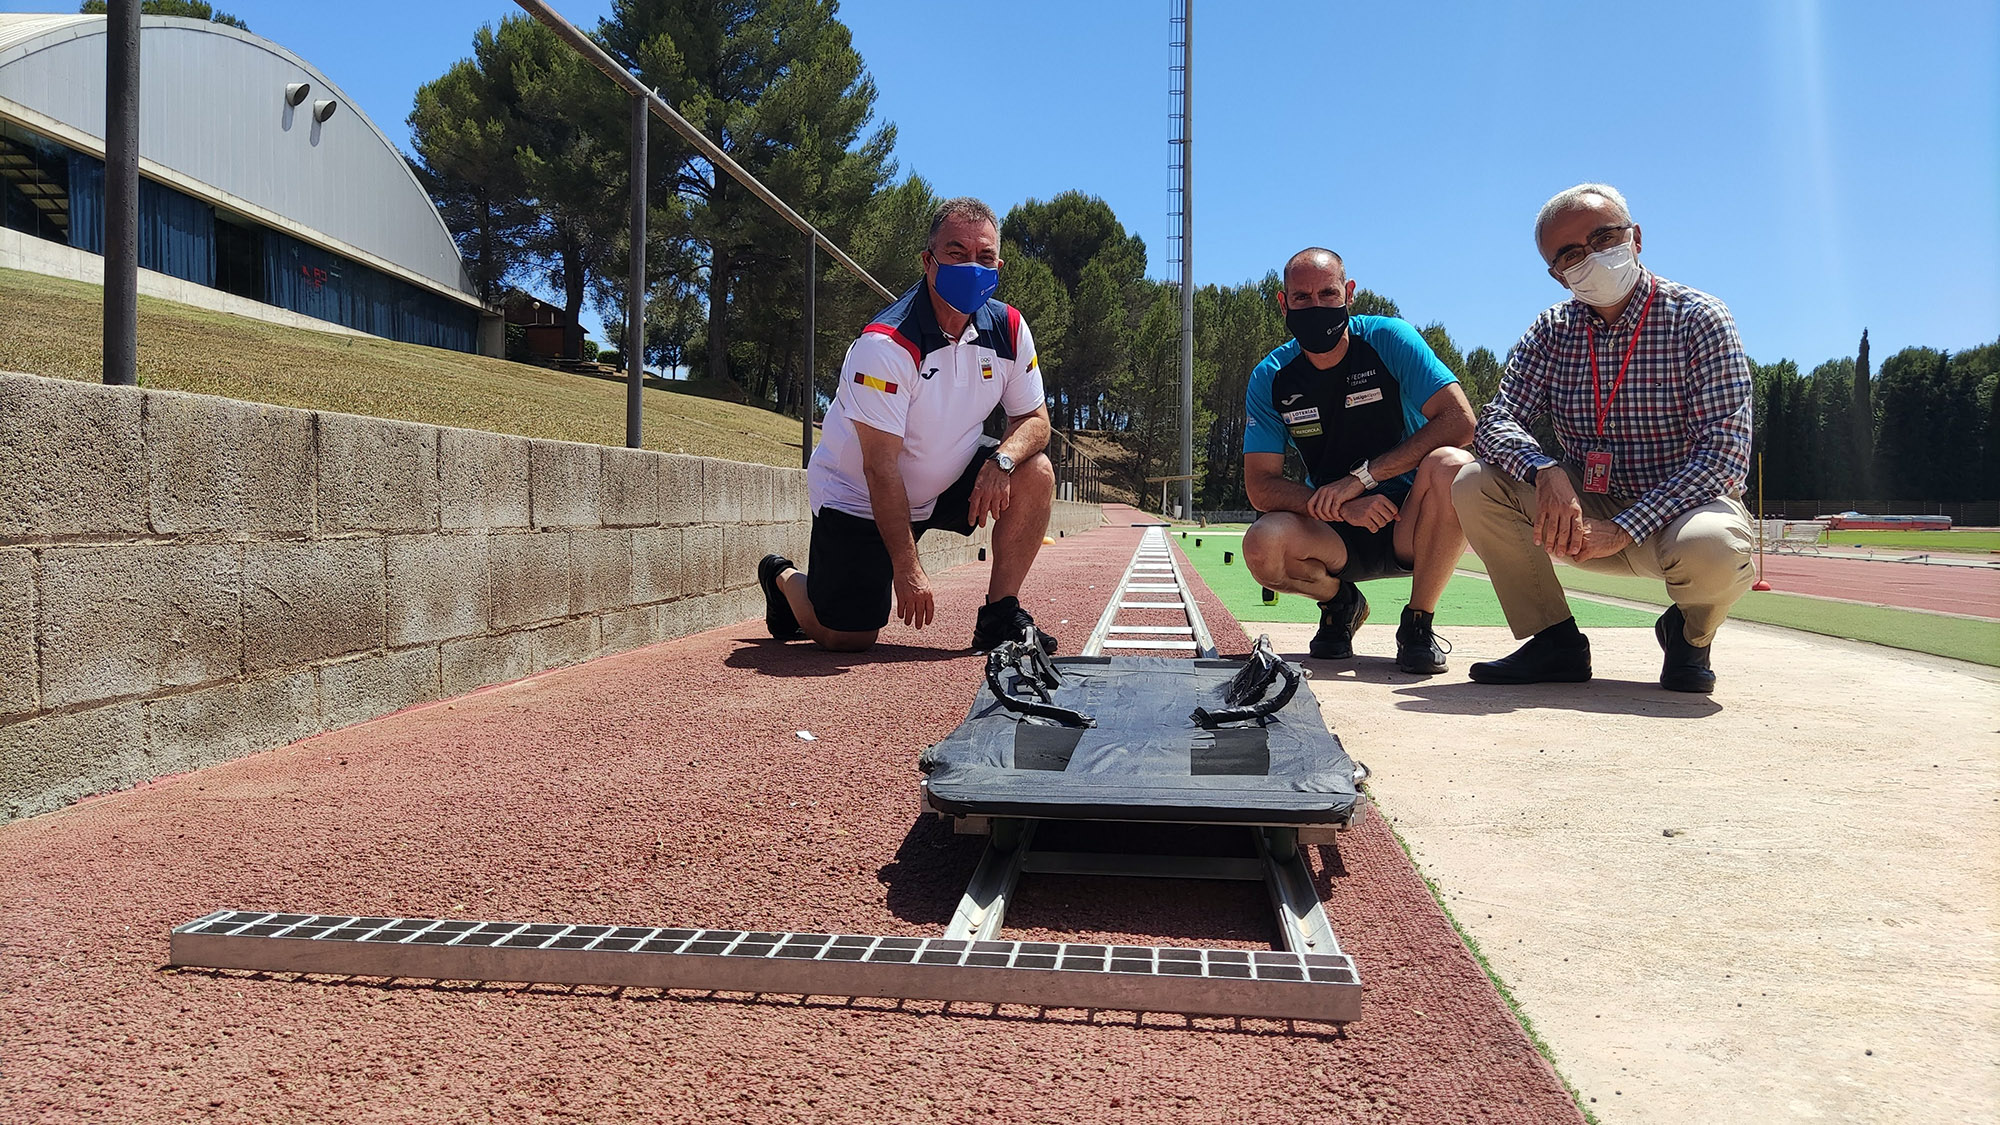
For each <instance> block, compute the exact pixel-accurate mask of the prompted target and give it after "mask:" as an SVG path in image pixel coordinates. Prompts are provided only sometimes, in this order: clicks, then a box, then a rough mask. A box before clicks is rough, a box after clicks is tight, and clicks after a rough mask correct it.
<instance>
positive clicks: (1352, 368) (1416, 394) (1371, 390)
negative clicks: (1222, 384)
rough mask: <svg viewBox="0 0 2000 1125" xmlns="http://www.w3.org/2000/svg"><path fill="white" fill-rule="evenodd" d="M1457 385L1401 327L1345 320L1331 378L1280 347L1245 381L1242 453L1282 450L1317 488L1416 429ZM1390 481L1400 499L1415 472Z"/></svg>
mask: <svg viewBox="0 0 2000 1125" xmlns="http://www.w3.org/2000/svg"><path fill="white" fill-rule="evenodd" d="M1456 382H1458V377H1457V376H1455V375H1453V374H1452V373H1451V369H1450V368H1449V367H1446V366H1445V365H1444V363H1443V362H1442V361H1441V360H1439V359H1438V357H1437V355H1436V353H1434V352H1432V351H1431V346H1430V345H1429V344H1426V343H1424V338H1423V337H1422V336H1419V335H1417V330H1416V329H1414V328H1412V327H1410V324H1409V322H1408V321H1405V320H1400V319H1398V318H1396V317H1393V316H1356V317H1352V318H1350V319H1349V320H1348V322H1347V354H1346V355H1344V356H1342V357H1341V360H1340V363H1339V365H1338V366H1336V367H1334V368H1333V369H1332V370H1331V371H1321V370H1320V369H1319V368H1317V367H1314V366H1313V365H1312V359H1311V358H1310V357H1309V356H1307V355H1306V353H1305V350H1304V349H1303V348H1301V347H1299V342H1298V341H1297V340H1287V341H1285V342H1284V343H1283V344H1281V345H1279V346H1278V347H1277V348H1276V349H1274V350H1273V351H1272V352H1271V354H1270V355H1267V356H1265V357H1264V360H1263V362H1262V363H1259V364H1258V365H1257V369H1256V370H1255V371H1252V372H1251V373H1250V389H1249V392H1248V394H1247V395H1246V399H1245V404H1244V405H1245V406H1246V407H1247V417H1246V421H1245V424H1244V429H1243V452H1245V453H1283V452H1285V447H1286V446H1287V445H1289V446H1291V447H1292V448H1294V449H1297V450H1298V451H1299V456H1300V457H1301V458H1303V459H1304V460H1305V463H1306V477H1307V480H1308V483H1310V484H1311V485H1312V486H1313V487H1314V488H1318V487H1320V486H1322V485H1325V484H1327V483H1329V482H1331V481H1334V480H1337V479H1339V478H1340V477H1343V476H1345V475H1347V473H1348V472H1350V471H1352V470H1353V469H1354V467H1355V466H1357V465H1359V464H1361V462H1363V461H1366V460H1368V459H1369V458H1371V457H1380V456H1381V455H1382V454H1384V453H1387V452H1389V450H1391V449H1394V448H1395V447H1396V446H1397V445H1399V444H1401V443H1402V442H1403V440H1404V439H1406V438H1408V437H1409V436H1410V435H1411V434H1414V433H1416V432H1417V431H1418V430H1419V429H1422V428H1423V425H1424V421H1425V419H1424V404H1425V403H1426V402H1429V401H1430V400H1431V396H1432V395H1434V394H1436V393H1438V392H1439V391H1440V390H1443V389H1444V388H1445V387H1446V386H1448V385H1450V384H1452V383H1456ZM1394 479H1395V480H1397V481H1399V482H1400V488H1396V489H1392V491H1401V492H1407V491H1408V490H1409V488H1410V486H1411V485H1413V484H1415V483H1416V472H1415V470H1412V471H1410V472H1407V473H1404V474H1403V475H1402V476H1400V477H1396V478H1394ZM1382 483H1383V485H1385V486H1387V485H1388V483H1389V482H1388V481H1383V482H1382Z"/></svg>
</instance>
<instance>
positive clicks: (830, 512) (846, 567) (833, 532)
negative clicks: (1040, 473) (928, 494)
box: [806, 443, 1000, 633]
mask: <svg viewBox="0 0 2000 1125" xmlns="http://www.w3.org/2000/svg"><path fill="white" fill-rule="evenodd" d="M999 448H1000V447H999V445H998V443H995V444H992V445H985V444H982V445H981V446H980V448H979V452H977V453H975V454H973V456H972V462H971V463H970V464H968V465H966V467H965V471H964V472H963V473H960V474H959V476H958V479H957V480H955V481H953V482H952V483H951V487H950V488H947V489H945V490H944V494H943V495H941V496H939V497H938V498H937V503H936V504H934V505H932V507H931V515H930V518H929V519H927V520H924V521H923V522H921V523H913V524H911V525H910V531H911V533H912V534H914V535H915V536H916V537H917V538H918V539H922V538H923V537H924V532H926V531H949V532H952V533H953V534H955V535H971V534H972V533H973V532H974V531H977V530H978V528H975V527H973V526H972V521H971V520H970V519H968V518H967V517H969V516H970V515H971V514H972V486H973V484H974V483H975V482H976V481H978V479H979V470H980V467H981V466H983V465H985V464H986V462H987V461H989V460H991V459H992V457H993V454H994V452H995V451H996V450H998V449H999ZM806 563H807V566H808V567H809V569H808V570H807V571H806V600H808V601H810V602H812V607H813V615H814V616H816V617H818V618H819V623H820V624H821V625H824V626H825V627H827V628H828V629H832V630H834V631H835V632H840V633H867V632H871V631H873V630H876V629H880V628H881V627H882V626H884V625H887V624H888V623H889V603H890V594H891V591H892V588H893V586H894V583H895V577H896V571H895V566H894V565H893V564H892V563H890V561H889V548H888V547H887V546H886V545H884V544H883V542H882V532H881V531H880V529H878V528H877V527H876V526H875V521H874V520H872V519H866V518H864V517H862V516H853V515H849V514H847V513H846V512H843V511H839V510H838V509H835V508H830V507H829V508H821V509H820V510H819V511H818V512H816V513H815V514H814V515H813V528H812V554H811V555H810V556H808V557H807V560H806Z"/></svg>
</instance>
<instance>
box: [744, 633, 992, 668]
mask: <svg viewBox="0 0 2000 1125" xmlns="http://www.w3.org/2000/svg"><path fill="white" fill-rule="evenodd" d="M977 655H978V654H977V653H974V652H973V651H972V650H971V649H969V648H919V647H917V646H915V645H899V644H878V645H876V646H875V647H873V648H871V649H869V650H868V651H866V652H828V651H827V650H825V649H823V648H821V647H819V646H818V645H816V644H813V643H812V642H811V641H776V640H772V639H771V638H770V637H757V638H750V637H746V638H744V639H743V643H742V644H739V645H738V646H737V647H736V648H734V649H733V650H731V651H730V653H729V655H728V656H727V657H725V658H723V661H722V663H723V664H724V665H725V666H727V667H730V668H743V669H747V670H749V671H752V672H756V673H758V674H759V675H764V676H792V677H799V676H838V675H842V674H844V673H846V672H849V671H852V670H854V669H855V668H862V667H867V666H870V665H876V664H929V663H934V662H936V661H941V660H958V659H962V658H973V657H976V656H977Z"/></svg>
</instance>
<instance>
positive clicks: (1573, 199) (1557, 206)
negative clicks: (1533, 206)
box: [1535, 184, 1632, 250]
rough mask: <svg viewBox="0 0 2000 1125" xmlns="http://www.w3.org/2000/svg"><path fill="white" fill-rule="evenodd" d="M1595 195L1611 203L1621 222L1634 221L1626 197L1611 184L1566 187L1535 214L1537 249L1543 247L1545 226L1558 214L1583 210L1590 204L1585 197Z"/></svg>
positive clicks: (1554, 219)
mask: <svg viewBox="0 0 2000 1125" xmlns="http://www.w3.org/2000/svg"><path fill="white" fill-rule="evenodd" d="M1593 195H1595V196H1597V197H1599V198H1601V199H1604V200H1606V201H1607V202H1609V203H1610V204H1611V209H1612V210H1613V211H1616V212H1617V213H1618V221H1619V222H1621V223H1629V222H1631V221H1632V209H1631V208H1630V207H1628V206H1626V205H1625V197H1624V196H1623V195H1621V194H1619V191H1618V189H1617V188H1615V187H1612V186H1611V185H1610V184H1578V185H1576V186H1575V187H1573V188H1564V189H1563V190H1561V191H1559V192H1557V193H1555V195H1554V196H1552V197H1550V199H1549V201H1548V202H1547V203H1544V204H1542V209H1541V212H1540V213H1539V214H1537V215H1536V216H1535V249H1537V250H1539V249H1541V246H1542V231H1543V229H1544V228H1546V227H1547V226H1548V225H1549V224H1550V223H1552V222H1555V221H1556V217H1557V216H1558V215H1567V214H1569V213H1570V212H1571V211H1581V210H1583V208H1584V207H1586V206H1588V204H1586V203H1585V202H1584V200H1585V198H1587V197H1589V196H1593Z"/></svg>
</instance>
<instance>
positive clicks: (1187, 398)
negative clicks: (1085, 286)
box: [1161, 0, 1194, 519]
mask: <svg viewBox="0 0 2000 1125" xmlns="http://www.w3.org/2000/svg"><path fill="white" fill-rule="evenodd" d="M1184 3H1185V4H1186V7H1185V8H1184V9H1183V12H1184V14H1185V17H1186V21H1185V22H1184V23H1183V24H1182V30H1181V89H1182V91H1183V93H1182V94H1181V470H1180V471H1181V473H1182V475H1183V476H1184V477H1185V478H1186V479H1184V480H1182V481H1181V518H1182V519H1188V518H1191V517H1192V516H1193V515H1194V0H1184ZM1162 506H1163V507H1164V504H1163V505H1162ZM1161 514H1162V515H1164V514H1165V513H1161Z"/></svg>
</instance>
